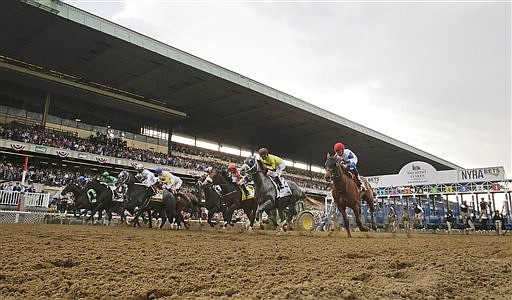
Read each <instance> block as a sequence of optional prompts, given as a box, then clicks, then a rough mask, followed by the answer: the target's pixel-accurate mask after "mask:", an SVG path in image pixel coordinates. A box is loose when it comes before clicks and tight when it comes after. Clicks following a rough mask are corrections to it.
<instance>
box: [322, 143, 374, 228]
mask: <svg viewBox="0 0 512 300" xmlns="http://www.w3.org/2000/svg"><path fill="white" fill-rule="evenodd" d="M352 176H353V175H352V173H350V171H349V170H348V168H347V167H346V166H345V165H344V164H339V163H338V162H337V160H336V157H334V156H331V155H330V154H329V153H327V160H326V161H325V178H326V179H327V180H330V179H332V181H333V184H332V196H333V198H334V201H335V202H336V206H338V209H339V211H340V212H341V215H342V216H343V222H344V224H345V228H346V229H347V234H348V237H351V234H350V228H349V221H348V218H347V212H346V211H345V209H346V208H347V207H350V208H351V209H352V210H353V211H354V215H355V218H356V223H357V226H358V227H359V230H361V231H369V228H368V227H366V226H364V225H363V224H362V223H361V199H364V200H365V201H366V203H367V204H368V207H369V208H370V214H371V218H372V228H373V229H374V230H375V229H376V228H377V226H376V225H375V220H374V217H373V211H374V203H373V200H374V194H373V190H372V187H371V185H370V183H369V182H368V181H367V180H366V178H364V177H361V178H362V179H363V183H364V185H365V186H366V190H365V191H361V190H360V189H359V187H358V185H357V183H356V182H355V180H354V178H353V177H352ZM356 180H357V179H356Z"/></svg>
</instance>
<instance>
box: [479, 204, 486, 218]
mask: <svg viewBox="0 0 512 300" xmlns="http://www.w3.org/2000/svg"><path fill="white" fill-rule="evenodd" d="M479 205H480V218H479V221H480V222H482V218H485V219H487V203H485V200H484V198H481V199H480V203H479Z"/></svg>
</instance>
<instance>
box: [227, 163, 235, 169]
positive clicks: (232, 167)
mask: <svg viewBox="0 0 512 300" xmlns="http://www.w3.org/2000/svg"><path fill="white" fill-rule="evenodd" d="M233 169H236V164H234V163H229V165H228V170H233Z"/></svg>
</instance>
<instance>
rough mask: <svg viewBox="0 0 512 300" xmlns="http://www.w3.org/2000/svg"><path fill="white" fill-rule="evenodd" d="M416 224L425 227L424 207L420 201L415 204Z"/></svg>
mask: <svg viewBox="0 0 512 300" xmlns="http://www.w3.org/2000/svg"><path fill="white" fill-rule="evenodd" d="M414 226H415V227H419V228H423V207H421V204H420V202H419V201H418V202H416V203H415V204H414Z"/></svg>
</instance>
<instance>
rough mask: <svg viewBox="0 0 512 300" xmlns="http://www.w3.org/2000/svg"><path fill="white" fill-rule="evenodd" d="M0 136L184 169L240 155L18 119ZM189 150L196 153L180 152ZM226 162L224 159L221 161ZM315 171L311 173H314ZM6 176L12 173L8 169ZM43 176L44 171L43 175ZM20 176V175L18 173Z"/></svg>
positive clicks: (306, 175)
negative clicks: (159, 147) (147, 144)
mask: <svg viewBox="0 0 512 300" xmlns="http://www.w3.org/2000/svg"><path fill="white" fill-rule="evenodd" d="M0 136H1V138H3V139H11V140H14V141H20V142H24V143H31V144H37V145H44V146H50V147H55V148H60V149H68V150H75V151H81V152H88V153H94V154H98V155H104V156H111V157H117V158H124V159H130V160H137V161H141V162H150V163H155V164H160V165H169V166H174V167H181V168H185V169H193V170H198V171H203V170H205V169H206V168H207V167H209V166H212V167H214V168H222V167H225V166H226V165H227V162H238V163H240V161H241V157H240V156H238V155H233V154H228V153H222V152H218V151H213V150H208V149H202V148H199V147H194V146H190V145H185V144H177V143H173V144H172V146H171V153H172V154H173V155H172V156H170V155H168V154H166V153H161V152H156V151H153V150H149V149H139V148H134V147H128V146H127V142H126V140H124V139H123V138H116V137H114V138H112V137H109V136H107V135H106V134H103V133H99V132H98V133H96V134H95V135H91V136H89V137H88V138H80V137H78V136H76V134H73V133H69V132H62V131H56V130H48V129H45V128H43V127H42V126H39V125H25V124H20V123H17V122H11V123H10V124H5V125H0ZM183 154H189V155H193V156H195V157H194V158H191V157H190V156H187V155H183ZM224 162H225V163H224ZM286 170H287V172H288V173H289V174H298V175H302V176H303V177H293V178H291V179H293V180H294V181H295V182H297V183H298V184H299V185H301V186H303V187H308V188H314V189H324V188H325V184H324V183H323V181H322V179H321V174H319V173H314V172H310V171H306V170H302V169H298V168H294V167H287V169H286ZM52 174H54V176H53V177H52V178H50V179H47V180H49V181H50V182H51V184H54V185H64V184H65V183H67V182H68V181H69V180H70V178H71V179H72V178H74V177H73V176H75V175H76V174H75V175H74V174H63V172H62V171H60V172H59V171H58V170H55V171H54V172H53V173H52ZM39 175H40V174H32V177H34V178H35V180H41V179H39V177H40V176H39ZM313 175H314V176H313ZM9 176H15V175H14V174H12V173H11V175H9ZM42 176H46V175H42ZM18 177H19V175H18Z"/></svg>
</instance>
